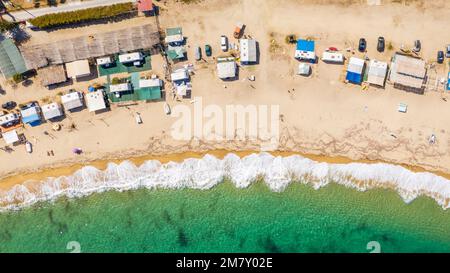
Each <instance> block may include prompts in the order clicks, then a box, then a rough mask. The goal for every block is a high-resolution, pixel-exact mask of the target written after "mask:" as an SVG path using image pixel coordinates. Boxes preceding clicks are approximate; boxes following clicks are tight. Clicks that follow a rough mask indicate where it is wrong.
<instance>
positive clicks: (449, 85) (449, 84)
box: [447, 72, 450, 90]
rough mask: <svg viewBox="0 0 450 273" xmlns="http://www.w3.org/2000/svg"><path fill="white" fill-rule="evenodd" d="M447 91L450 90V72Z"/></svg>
mask: <svg viewBox="0 0 450 273" xmlns="http://www.w3.org/2000/svg"><path fill="white" fill-rule="evenodd" d="M447 90H450V72H448V81H447Z"/></svg>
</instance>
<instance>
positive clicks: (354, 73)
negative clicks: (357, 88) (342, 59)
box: [345, 57, 365, 84]
mask: <svg viewBox="0 0 450 273" xmlns="http://www.w3.org/2000/svg"><path fill="white" fill-rule="evenodd" d="M364 65H365V62H364V60H363V59H359V58H355V57H351V58H350V60H349V63H348V67H347V76H346V77H345V79H346V80H347V81H349V82H351V83H355V84H361V82H362V80H363V71H364Z"/></svg>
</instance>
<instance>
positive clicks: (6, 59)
mask: <svg viewBox="0 0 450 273" xmlns="http://www.w3.org/2000/svg"><path fill="white" fill-rule="evenodd" d="M27 70H28V69H27V67H26V66H25V62H24V59H23V58H22V55H21V54H20V52H19V50H18V49H17V47H16V45H15V44H14V42H13V41H12V40H11V39H4V40H3V41H1V42H0V71H1V73H2V74H3V76H4V77H5V78H11V77H12V76H14V75H15V74H22V73H24V72H26V71H27Z"/></svg>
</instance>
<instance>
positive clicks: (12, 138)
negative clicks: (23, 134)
mask: <svg viewBox="0 0 450 273" xmlns="http://www.w3.org/2000/svg"><path fill="white" fill-rule="evenodd" d="M2 137H3V140H5V143H6V144H8V145H9V144H14V143H16V142H18V141H19V136H18V135H17V132H16V130H12V131H9V132H5V133H2Z"/></svg>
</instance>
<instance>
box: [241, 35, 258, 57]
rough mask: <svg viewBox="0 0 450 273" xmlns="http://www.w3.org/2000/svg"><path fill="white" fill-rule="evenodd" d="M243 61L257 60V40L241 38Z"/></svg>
mask: <svg viewBox="0 0 450 273" xmlns="http://www.w3.org/2000/svg"><path fill="white" fill-rule="evenodd" d="M240 48H241V62H256V60H257V59H256V40H253V39H241V40H240Z"/></svg>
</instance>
